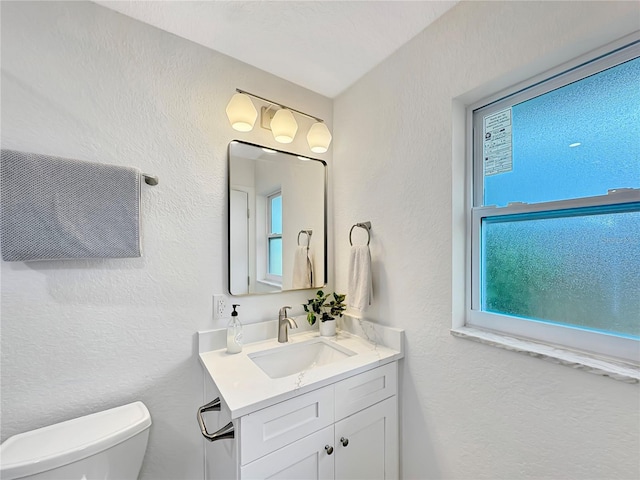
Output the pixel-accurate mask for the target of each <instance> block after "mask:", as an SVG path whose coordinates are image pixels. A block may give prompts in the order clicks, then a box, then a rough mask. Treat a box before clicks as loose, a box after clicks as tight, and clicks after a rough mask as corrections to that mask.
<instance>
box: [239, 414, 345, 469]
mask: <svg viewBox="0 0 640 480" xmlns="http://www.w3.org/2000/svg"><path fill="white" fill-rule="evenodd" d="M325 445H328V446H329V447H330V449H329V451H330V452H331V454H329V453H327V450H326V449H325ZM334 449H335V445H334V444H333V426H330V427H326V428H324V429H323V430H320V431H319V432H316V433H313V434H311V435H309V436H307V437H304V438H303V439H301V440H298V441H297V442H293V443H292V444H291V445H287V446H286V447H283V448H281V449H280V450H276V451H275V452H273V453H270V454H268V455H265V456H264V457H262V458H259V459H258V460H255V461H253V462H251V463H249V464H247V465H245V466H243V467H241V469H240V475H241V478H242V480H248V479H267V478H269V479H279V480H285V479H286V480H331V479H333V468H334V463H333V462H334V461H333V459H334V457H335V453H333V450H334Z"/></svg>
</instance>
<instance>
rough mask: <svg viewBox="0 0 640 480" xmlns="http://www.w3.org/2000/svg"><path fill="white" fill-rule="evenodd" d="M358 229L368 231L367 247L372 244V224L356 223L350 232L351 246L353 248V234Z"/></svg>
mask: <svg viewBox="0 0 640 480" xmlns="http://www.w3.org/2000/svg"><path fill="white" fill-rule="evenodd" d="M356 227H360V228H364V229H365V230H366V231H367V246H368V245H369V243H371V222H362V223H355V224H354V225H352V226H351V230H349V244H350V245H351V246H353V242H352V241H351V234H352V233H353V229H354V228H356Z"/></svg>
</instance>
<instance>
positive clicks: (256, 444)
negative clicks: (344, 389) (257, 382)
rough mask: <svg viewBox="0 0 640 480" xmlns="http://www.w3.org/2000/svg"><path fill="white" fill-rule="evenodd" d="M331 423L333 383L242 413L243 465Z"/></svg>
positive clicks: (241, 453) (241, 454) (241, 457)
mask: <svg viewBox="0 0 640 480" xmlns="http://www.w3.org/2000/svg"><path fill="white" fill-rule="evenodd" d="M332 423H333V385H331V386H328V387H325V388H321V389H319V390H315V391H313V392H309V393H306V394H304V395H300V396H299V397H295V398H292V399H290V400H287V401H285V402H281V403H278V404H276V405H273V406H271V407H267V408H265V409H262V410H259V411H257V412H254V413H251V414H249V415H246V416H244V417H242V419H241V422H240V439H241V441H240V445H241V446H240V459H241V464H242V465H246V464H247V463H249V462H252V461H253V460H256V459H257V458H260V457H262V456H264V455H266V454H267V453H270V452H273V451H274V450H277V449H278V448H280V447H283V446H285V445H288V444H289V443H291V442H295V441H296V440H298V439H300V438H303V437H305V436H307V435H309V434H310V433H313V432H315V431H317V430H320V429H321V428H324V427H326V426H328V425H331V424H332Z"/></svg>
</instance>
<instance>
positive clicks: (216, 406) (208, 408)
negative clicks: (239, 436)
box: [198, 397, 235, 442]
mask: <svg viewBox="0 0 640 480" xmlns="http://www.w3.org/2000/svg"><path fill="white" fill-rule="evenodd" d="M220 403H221V402H220V397H218V398H216V399H215V400H213V401H212V402H209V403H207V404H206V405H203V406H202V407H200V408H199V409H198V424H199V425H200V431H201V432H202V436H203V437H204V438H206V439H207V440H209V441H210V442H215V441H216V440H222V439H224V438H233V437H234V436H235V432H234V429H233V422H229V423H227V424H226V425H225V426H224V427H222V428H221V429H220V430H218V431H217V432H215V433H209V432H208V431H207V426H206V425H205V424H204V418H202V414H203V413H204V412H214V411H215V412H219V411H220Z"/></svg>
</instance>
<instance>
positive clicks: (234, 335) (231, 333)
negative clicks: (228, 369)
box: [227, 305, 242, 353]
mask: <svg viewBox="0 0 640 480" xmlns="http://www.w3.org/2000/svg"><path fill="white" fill-rule="evenodd" d="M239 306H240V305H233V312H231V321H230V322H229V325H228V326H227V353H240V352H241V351H242V324H241V323H240V320H238V312H236V307H239Z"/></svg>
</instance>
